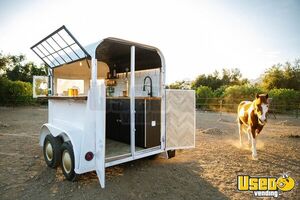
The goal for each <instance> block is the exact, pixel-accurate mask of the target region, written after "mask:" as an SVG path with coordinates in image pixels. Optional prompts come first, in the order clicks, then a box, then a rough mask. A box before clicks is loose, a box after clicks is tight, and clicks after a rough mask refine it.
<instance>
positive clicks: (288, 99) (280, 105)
mask: <svg viewBox="0 0 300 200" xmlns="http://www.w3.org/2000/svg"><path fill="white" fill-rule="evenodd" d="M269 96H270V98H272V101H271V104H272V107H273V108H275V109H276V110H277V111H282V110H291V109H294V108H297V107H298V109H299V106H300V91H295V90H293V89H286V88H280V89H272V90H270V91H269Z"/></svg>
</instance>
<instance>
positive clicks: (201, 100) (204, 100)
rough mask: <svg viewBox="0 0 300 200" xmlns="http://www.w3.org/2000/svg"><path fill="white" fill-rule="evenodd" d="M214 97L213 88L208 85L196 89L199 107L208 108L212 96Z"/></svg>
mask: <svg viewBox="0 0 300 200" xmlns="http://www.w3.org/2000/svg"><path fill="white" fill-rule="evenodd" d="M213 97H214V93H213V90H212V89H211V88H210V87H207V86H200V87H198V88H197V90H196V99H197V107H201V108H207V107H208V104H209V103H210V100H211V98H213Z"/></svg>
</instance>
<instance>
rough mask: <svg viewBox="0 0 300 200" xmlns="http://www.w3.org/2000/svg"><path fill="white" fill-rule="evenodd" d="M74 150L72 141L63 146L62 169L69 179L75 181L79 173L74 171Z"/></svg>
mask: <svg viewBox="0 0 300 200" xmlns="http://www.w3.org/2000/svg"><path fill="white" fill-rule="evenodd" d="M74 161H75V160H74V152H73V146H72V144H71V142H65V143H63V144H62V146H61V169H62V172H63V174H64V176H65V177H66V179H67V180H69V181H75V180H76V177H77V174H76V173H75V171H74V166H75V164H74Z"/></svg>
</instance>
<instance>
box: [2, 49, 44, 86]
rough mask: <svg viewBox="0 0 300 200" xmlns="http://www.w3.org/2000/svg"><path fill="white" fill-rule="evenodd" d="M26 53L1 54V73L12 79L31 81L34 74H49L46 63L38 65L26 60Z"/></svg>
mask: <svg viewBox="0 0 300 200" xmlns="http://www.w3.org/2000/svg"><path fill="white" fill-rule="evenodd" d="M25 60H26V57H25V56H24V55H17V56H16V55H6V56H5V55H2V54H0V70H1V71H0V75H1V76H4V77H7V78H8V79H10V80H12V81H18V80H19V81H24V82H31V83H32V77H33V76H34V75H37V76H45V75H47V68H46V67H45V66H44V65H41V66H37V65H36V64H34V63H33V62H25Z"/></svg>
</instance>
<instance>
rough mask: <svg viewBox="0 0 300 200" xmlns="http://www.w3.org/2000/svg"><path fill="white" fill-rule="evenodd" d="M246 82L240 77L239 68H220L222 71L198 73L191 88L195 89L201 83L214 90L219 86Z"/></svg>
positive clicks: (246, 81)
mask: <svg viewBox="0 0 300 200" xmlns="http://www.w3.org/2000/svg"><path fill="white" fill-rule="evenodd" d="M248 82H249V81H248V80H247V79H242V74H241V72H240V70H239V69H237V68H234V69H222V73H219V72H218V71H214V72H213V73H212V74H208V75H205V74H201V75H199V76H198V77H197V78H196V80H195V81H193V82H192V88H193V89H197V88H198V87H200V86H201V85H203V86H208V87H211V88H212V89H213V90H216V89H218V88H220V87H221V86H230V85H242V84H246V83H248Z"/></svg>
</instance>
